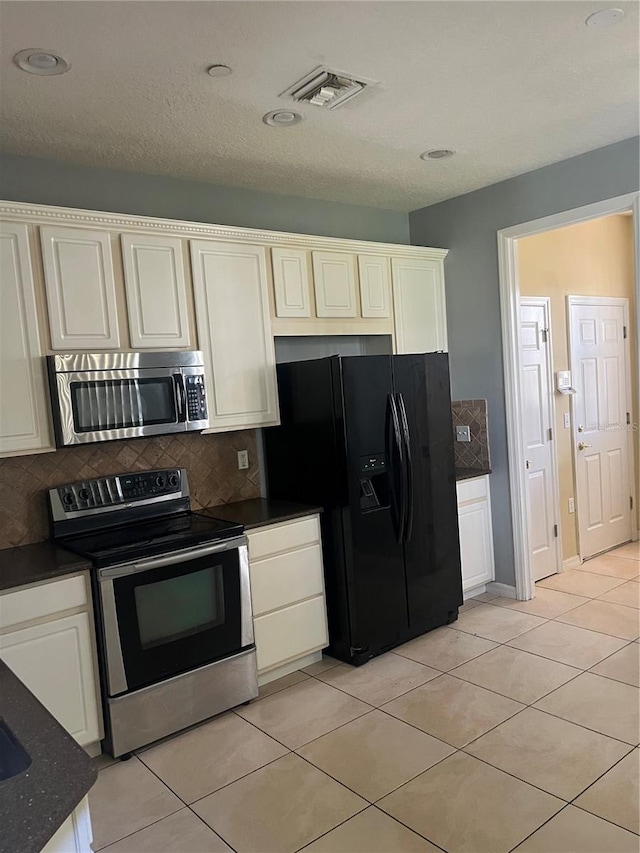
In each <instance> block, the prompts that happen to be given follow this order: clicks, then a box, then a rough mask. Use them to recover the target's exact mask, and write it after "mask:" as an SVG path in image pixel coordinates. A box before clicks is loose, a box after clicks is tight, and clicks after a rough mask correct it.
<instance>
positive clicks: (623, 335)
mask: <svg viewBox="0 0 640 853" xmlns="http://www.w3.org/2000/svg"><path fill="white" fill-rule="evenodd" d="M622 337H623V338H626V337H627V327H626V326H623V327H622Z"/></svg>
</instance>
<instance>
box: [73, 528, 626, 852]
mask: <svg viewBox="0 0 640 853" xmlns="http://www.w3.org/2000/svg"><path fill="white" fill-rule="evenodd" d="M639 592H640V549H639V547H638V545H637V543H635V544H633V545H627V546H624V547H623V548H621V549H619V550H618V551H617V552H612V553H610V554H607V555H606V556H603V557H599V558H596V559H594V560H591V561H588V562H586V563H585V564H584V565H583V566H581V568H580V569H579V570H572V571H567V572H564V573H563V574H561V575H555V576H553V577H551V578H548V579H546V580H544V581H542V582H540V583H539V584H538V586H537V595H536V598H535V599H534V600H533V601H530V602H516V601H513V600H512V599H507V598H500V597H496V596H492V595H491V594H485V595H482V596H479V597H478V599H475V600H471V601H469V602H467V603H466V604H465V606H464V607H463V608H462V612H461V614H460V618H459V620H458V622H456V623H455V625H454V626H452V627H446V628H439V629H438V630H436V631H433V632H432V633H430V634H427V635H425V636H424V637H420V638H418V639H416V640H413V641H411V642H410V643H406V644H405V645H404V646H402V647H401V648H399V649H396V650H395V651H394V652H393V653H388V654H386V655H384V656H382V657H380V658H378V659H376V660H374V661H371V662H370V663H368V664H366V665H365V666H364V667H361V668H359V669H352V668H351V667H347V666H344V665H343V664H339V663H338V662H337V661H333V660H331V659H329V658H325V659H323V660H322V661H321V662H319V663H317V664H314V665H313V666H310V667H308V668H307V669H306V670H305V671H301V672H298V673H294V674H292V675H289V676H286V677H285V678H283V679H280V681H279V682H274V683H272V684H269V685H267V686H266V687H265V688H263V689H262V690H261V693H260V698H259V699H258V700H256V701H255V702H253V703H252V704H251V705H249V706H245V707H242V708H238V709H237V710H236V711H234V712H230V713H228V714H225V715H223V716H221V717H218V718H216V719H215V720H212V721H210V722H208V723H205V724H204V725H202V726H199V727H197V728H194V729H192V730H190V731H188V732H186V733H184V734H182V735H178V736H176V737H174V738H172V739H169V740H167V741H165V742H163V743H161V744H159V745H156V746H154V747H151V748H149V749H146V750H142V751H140V752H139V753H138V754H137V755H136V756H135V757H134V758H132V759H131V760H130V761H128V762H113V761H111V762H110V761H109V760H108V759H105V758H103V757H101V758H100V759H98V761H99V763H100V767H101V771H100V774H99V778H98V782H97V783H96V785H95V787H94V788H93V790H92V792H91V794H90V803H91V811H92V818H93V826H94V836H95V840H94V849H95V850H102V851H109V853H222V851H237V853H294V851H297V850H302V849H303V848H304V849H305V851H308V853H405V852H406V853H437V851H438V850H440V851H442V850H444V851H447V853H508V851H511V850H514V851H518V853H638V850H639V849H640V838H639V837H638V833H639V832H640V826H639V824H640V818H639V808H638V802H639V800H640V795H639V789H638V775H639V774H638V770H639V765H640V750H639V748H638V742H639V740H640V729H639V721H638V709H639V704H640V690H639V686H638V685H639V677H638V676H639V673H640V662H639V653H640V645H639V644H638V636H639V634H640V609H639V607H640V602H639Z"/></svg>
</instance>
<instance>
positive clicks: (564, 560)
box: [498, 193, 640, 600]
mask: <svg viewBox="0 0 640 853" xmlns="http://www.w3.org/2000/svg"><path fill="white" fill-rule="evenodd" d="M638 199H639V194H638V193H632V194H629V195H628V196H623V197H620V198H617V199H611V200H608V201H605V202H600V203H598V204H595V205H589V206H587V207H584V208H580V209H578V210H573V211H567V212H565V213H562V214H557V215H555V216H552V217H547V218H545V219H542V220H537V221H535V222H529V223H524V224H522V225H518V226H514V227H513V228H509V229H505V230H503V231H499V232H498V248H499V269H500V295H501V308H502V329H503V352H504V369H505V386H506V402H507V435H508V449H509V472H510V486H511V503H512V522H513V528H514V551H515V558H516V559H515V574H516V596H517V598H518V599H521V600H526V599H528V598H531V597H533V595H534V594H535V587H534V582H535V580H536V577H537V576H539V572H540V567H539V566H538V565H537V564H539V563H540V562H541V560H540V559H538V557H539V555H540V554H543V555H544V561H546V565H545V571H546V570H547V569H548V568H549V565H551V568H552V569H553V568H554V566H553V565H552V554H553V549H552V548H550V547H549V538H548V531H549V530H550V529H553V528H551V526H550V521H549V518H548V514H546V513H545V512H542V511H540V510H541V503H540V500H539V497H537V498H533V497H532V489H531V478H530V477H529V475H528V470H531V469H532V468H533V465H532V464H531V463H534V462H535V460H534V459H531V458H529V457H530V456H531V455H532V454H531V451H532V450H533V449H535V450H536V451H537V452H538V454H539V455H540V453H541V452H542V444H543V443H542V442H539V443H538V444H539V446H536V447H532V442H531V438H532V432H531V429H530V428H529V432H527V422H526V421H527V419H526V418H525V417H524V414H523V405H524V401H525V397H526V393H525V392H526V389H525V388H524V386H523V381H522V375H523V368H524V367H525V366H526V362H527V359H529V360H530V359H531V357H532V355H534V353H533V350H532V349H529V350H528V351H527V350H526V349H525V348H524V347H525V344H526V342H525V341H524V340H523V335H524V334H525V331H524V329H523V323H522V314H521V312H522V310H523V305H522V303H521V299H522V298H523V297H525V298H526V297H530V296H537V297H542V296H545V297H548V298H549V300H550V311H551V320H550V323H549V324H548V325H547V323H546V322H545V320H544V319H543V318H540V323H544V326H543V327H542V328H545V329H546V328H548V329H549V330H550V332H549V334H550V336H552V337H553V338H554V341H555V342H554V354H553V374H552V379H551V385H552V394H551V395H550V399H551V404H552V408H553V404H554V403H555V409H556V411H555V418H554V417H553V415H551V421H552V422H553V423H552V435H553V440H554V441H556V446H555V449H556V451H559V450H560V446H561V445H563V446H564V447H565V449H566V448H568V450H569V453H568V458H569V460H570V466H569V469H570V477H569V478H568V479H567V477H566V476H565V477H564V478H563V477H562V473H563V472H562V469H563V465H565V466H566V461H567V454H566V453H565V454H561V453H559V452H558V453H557V456H558V465H557V467H558V470H559V475H560V476H559V478H558V480H559V481H560V483H559V482H556V491H557V496H558V499H559V500H558V503H559V506H558V508H557V510H556V513H557V516H556V521H555V522H554V523H555V524H557V525H558V532H559V538H560V539H561V545H562V548H561V551H560V554H561V558H560V557H558V558H557V562H556V566H555V569H556V570H562V569H563V568H564V569H567V568H573V567H575V566H576V565H579V563H580V556H579V554H580V547H579V537H578V525H577V524H576V519H577V517H578V515H579V514H580V513H579V512H578V513H573V512H572V510H573V508H574V506H575V508H576V509H579V508H580V509H582V508H584V507H585V496H584V495H583V499H582V501H580V497H579V495H578V491H577V484H576V477H575V471H574V453H578V452H579V451H578V450H577V444H578V443H579V440H580V439H578V440H576V441H574V437H575V436H574V428H575V430H577V427H578V426H579V425H581V424H580V423H579V422H578V420H576V418H577V417H578V412H577V411H576V413H575V417H574V413H573V410H572V403H570V400H571V395H570V394H567V395H561V394H559V393H558V392H557V391H556V390H555V385H556V380H557V375H556V371H557V370H560V369H562V370H565V369H566V370H569V369H570V364H569V348H570V344H569V330H568V329H569V325H568V316H569V313H570V308H569V304H568V301H567V296H574V295H576V294H577V295H582V294H584V295H589V296H595V295H596V294H601V295H603V296H605V297H607V296H610V294H611V292H612V287H611V280H610V279H608V278H606V277H605V278H604V279H602V280H601V282H600V285H601V286H600V289H596V290H593V289H591V285H589V286H587V283H588V273H589V272H590V271H593V264H592V263H587V261H586V260H584V259H586V257H587V255H588V251H584V250H585V249H589V248H591V247H593V246H595V245H596V244H595V243H594V241H593V240H590V238H589V237H588V236H587V237H585V235H586V231H585V232H580V229H579V228H576V229H574V235H573V236H574V237H575V236H576V234H577V235H578V236H580V238H581V241H579V242H578V245H579V246H580V247H582V248H583V251H582V252H581V253H580V254H581V255H582V256H584V259H583V263H582V267H580V263H581V260H580V254H578V252H577V249H576V246H575V245H574V246H573V248H571V249H570V251H569V253H568V255H567V257H565V261H568V260H571V262H572V263H573V262H574V261H575V259H576V258H577V259H578V260H577V261H576V262H575V263H573V266H569V267H566V268H565V272H567V274H566V275H563V276H562V285H563V286H564V290H563V289H562V287H559V286H556V287H553V286H552V285H553V284H554V272H553V270H552V269H551V268H550V266H549V265H548V264H546V262H545V263H542V261H541V259H543V258H544V254H543V253H542V252H540V251H539V249H540V248H541V247H542V245H543V243H544V238H545V237H546V236H548V237H553V239H554V240H555V241H556V243H558V241H560V240H561V238H562V233H561V232H562V231H566V232H570V231H571V226H579V225H581V224H584V223H594V225H593V227H594V228H595V227H596V226H595V220H600V219H603V218H609V217H616V218H617V219H620V217H618V216H617V215H618V214H627V217H626V224H627V228H628V233H629V235H630V238H631V245H632V246H633V248H632V253H631V255H630V259H629V261H628V263H629V264H630V267H629V269H630V279H629V281H630V285H629V286H630V289H631V293H630V294H627V295H630V296H631V299H630V300H629V302H630V309H629V318H628V320H629V322H628V328H629V329H630V333H629V338H628V339H627V347H628V349H629V350H630V355H631V359H632V364H631V367H632V369H631V372H632V374H633V376H632V385H633V397H634V405H632V407H631V412H630V415H631V417H630V420H631V423H630V424H627V423H626V412H625V423H624V424H623V425H622V426H623V427H624V428H623V429H618V430H617V432H618V437H620V436H623V438H624V439H625V440H626V442H625V443H626V446H627V447H628V457H627V458H628V459H631V460H632V461H633V459H634V447H635V451H636V452H635V457H636V462H637V447H636V445H637V432H634V429H636V430H637V423H638V414H637V386H638V379H637V369H638V350H637V343H636V340H637V339H636V337H635V330H636V329H637V326H638V291H639V289H640V287H639V281H638V268H637V267H638V265H637V264H635V266H634V259H633V254H635V257H636V258H637V257H638V256H639V252H640V245H639V242H640V236H639V234H638V221H639V219H638ZM527 238H533V239H532V240H529V241H528V240H527ZM528 251H529V256H530V257H531V256H532V257H533V258H534V261H535V263H537V265H538V270H537V272H538V273H539V275H538V277H537V282H536V288H537V289H536V288H534V289H531V288H530V287H528V285H527V278H526V276H523V274H522V269H521V262H522V260H523V258H524V259H526V257H527V253H528ZM605 256H606V253H604V255H603V257H605ZM574 267H576V268H574ZM583 273H584V274H583ZM555 284H556V285H558V281H556V282H555ZM613 292H614V293H615V290H614V291H613ZM616 295H618V294H617V293H616ZM540 332H542V329H540ZM528 333H529V335H531V330H530V329H529V332H528ZM531 343H532V342H531V340H529V344H530V345H531ZM563 347H564V358H563V359H559V358H557V351H558V349H559V348H560V349H562V348H563ZM534 360H535V359H534ZM561 362H562V363H561ZM543 367H544V365H542V364H541V365H539V368H540V369H543ZM605 369H606V368H605ZM530 372H531V373H532V374H533V371H530ZM574 378H575V374H572V379H574ZM603 420H604V421H609V422H611V423H613V421H612V420H611V419H610V418H604V419H603ZM574 422H575V423H574ZM539 423H540V424H541V423H542V421H540V422H539ZM634 424H635V427H634ZM582 426H583V427H584V424H582ZM613 431H614V430H613V429H612V430H611V432H613ZM540 436H541V433H539V437H540ZM582 441H583V442H584V444H591V443H592V442H589V441H586V440H585V439H582ZM534 444H535V442H534ZM574 445H575V448H574ZM585 450H589V449H588V448H585ZM606 452H607V453H609V454H610V456H609V458H610V459H613V457H615V456H616V451H615V449H614V450H613V453H611V452H610V449H609V448H607V451H606ZM617 458H618V459H619V460H620V464H624V461H623V457H622V456H620V455H618V457H617ZM527 462H529V463H530V467H529V469H527V467H526V463H527ZM626 464H627V467H628V466H629V463H628V462H627V463H626ZM548 467H549V466H548V464H547V463H546V461H545V464H544V465H543V466H541V467H539V468H538V469H537V470H538V471H542V470H547V469H548ZM544 479H545V477H543V476H542V475H539V476H538V478H537V480H536V482H535V488H536V489H537V493H538V495H539V493H540V490H541V488H542V485H543V482H544ZM629 479H630V494H629V495H628V497H627V506H629V503H628V502H629V499H631V501H633V507H634V508H633V511H632V512H631V513H630V512H627V518H630V519H631V520H630V537H629V538H632V539H636V538H637V529H638V516H637V503H636V501H635V491H636V488H637V485H636V481H637V466H636V472H635V476H633V475H632V476H630V477H629ZM567 482H568V483H569V485H568V486H567ZM616 482H617V480H616ZM561 483H564V486H562V485H561ZM583 491H584V490H583ZM621 492H622V488H621V490H620V493H621ZM546 495H547V505H548V496H549V495H551V491H549V490H548V491H546ZM587 506H588V504H587ZM532 507H533V508H534V510H535V512H534V513H532V511H531V509H532ZM545 509H546V507H545ZM613 515H615V513H614V514H613ZM541 520H544V531H545V537H546V538H545V537H542V536H541V535H540V531H541V530H542V529H543V528H542V527H541ZM572 529H573V533H572ZM572 536H573V543H572V542H571V539H572ZM567 543H568V544H567ZM541 544H542V546H543V547H542V550H541V549H540V546H541ZM532 545H534V546H537V550H536V547H531V546H532ZM611 547H613V545H612V546H611ZM589 550H590V549H588V548H585V550H584V556H586V555H587V554H588V553H589ZM599 550H603V549H599ZM592 553H597V552H592ZM544 561H542V562H544Z"/></svg>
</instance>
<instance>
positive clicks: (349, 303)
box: [312, 252, 357, 317]
mask: <svg viewBox="0 0 640 853" xmlns="http://www.w3.org/2000/svg"><path fill="white" fill-rule="evenodd" d="M312 257H313V284H314V290H315V294H316V314H317V315H318V317H355V316H357V306H356V259H355V256H354V255H349V254H347V253H345V252H313V253H312Z"/></svg>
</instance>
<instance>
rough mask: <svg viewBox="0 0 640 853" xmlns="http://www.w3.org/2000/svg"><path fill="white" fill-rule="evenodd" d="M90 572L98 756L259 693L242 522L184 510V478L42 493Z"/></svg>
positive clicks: (56, 532)
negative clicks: (101, 735)
mask: <svg viewBox="0 0 640 853" xmlns="http://www.w3.org/2000/svg"><path fill="white" fill-rule="evenodd" d="M49 504H50V508H51V517H52V525H53V536H54V539H55V540H56V541H57V542H58V543H59V544H60V545H62V546H63V547H65V548H68V549H69V550H71V551H74V552H75V553H77V554H81V555H83V556H85V557H87V558H88V559H89V560H91V562H92V564H93V571H92V577H93V591H94V607H95V612H96V625H97V631H98V650H99V660H100V675H101V683H102V694H103V708H104V715H105V747H106V748H107V750H108V751H109V752H111V753H112V754H113V755H114V756H122V755H123V754H127V753H130V752H131V751H132V750H134V749H137V748H138V747H141V746H144V745H145V744H148V743H151V742H152V741H155V740H157V739H159V738H161V737H165V736H166V735H169V734H173V733H174V732H176V731H179V730H180V729H182V728H185V727H186V726H190V725H193V724H194V723H197V722H200V721H201V720H204V719H206V718H207V717H211V716H213V715H215V714H219V713H221V712H222V711H225V710H227V709H229V708H232V707H234V706H235V705H239V704H241V703H243V702H247V701H249V700H250V699H253V698H254V697H255V696H257V694H258V682H257V668H256V652H255V645H254V638H253V619H252V611H251V594H250V588H249V563H248V558H247V541H246V537H245V536H244V530H243V527H242V525H238V524H234V523H232V522H228V521H222V520H220V519H216V518H212V517H209V516H208V515H203V514H199V513H195V512H191V511H190V501H189V488H188V483H187V474H186V471H185V470H184V469H171V470H157V471H143V472H137V473H134V474H129V475H120V476H115V477H104V478H100V479H96V480H88V481H84V482H81V483H73V484H71V485H66V486H60V487H59V488H57V489H51V490H50V491H49Z"/></svg>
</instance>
